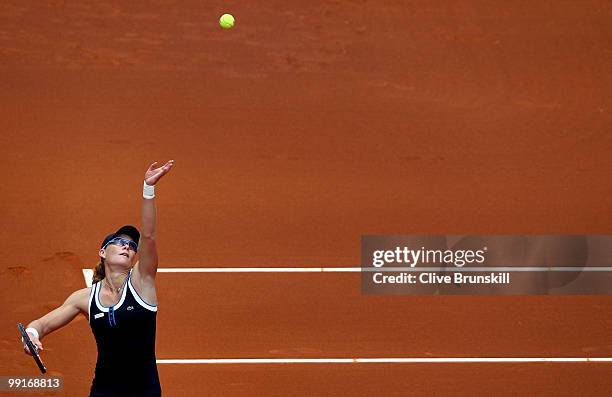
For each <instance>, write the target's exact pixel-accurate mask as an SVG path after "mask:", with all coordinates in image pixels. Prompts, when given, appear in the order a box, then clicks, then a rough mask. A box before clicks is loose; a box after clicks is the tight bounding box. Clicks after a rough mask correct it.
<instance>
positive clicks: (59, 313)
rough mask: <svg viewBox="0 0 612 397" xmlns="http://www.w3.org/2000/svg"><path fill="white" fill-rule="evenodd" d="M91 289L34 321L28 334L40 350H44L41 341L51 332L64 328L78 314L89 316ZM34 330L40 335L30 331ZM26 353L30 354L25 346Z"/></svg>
mask: <svg viewBox="0 0 612 397" xmlns="http://www.w3.org/2000/svg"><path fill="white" fill-rule="evenodd" d="M89 291H90V288H83V289H80V290H78V291H76V292H74V293H72V294H71V295H70V296H69V297H68V299H66V301H65V302H64V303H63V304H62V305H61V306H60V307H58V308H57V309H54V310H52V311H50V312H49V313H47V314H45V315H44V316H42V317H41V318H39V319H38V320H34V321H32V322H31V323H30V324H28V326H27V330H28V334H29V335H30V338H31V339H32V342H33V343H34V344H35V345H36V346H38V349H39V350H42V343H41V342H40V340H41V339H42V338H44V337H45V335H49V334H50V333H51V332H53V331H55V330H56V329H58V328H61V327H63V326H64V325H66V324H68V323H69V322H70V321H72V320H73V319H74V318H75V317H76V316H77V314H79V313H83V314H87V302H88V300H89ZM31 328H34V329H35V330H36V331H35V332H36V333H38V335H35V334H34V331H31V330H30V329H31ZM24 351H25V352H26V353H27V354H30V351H29V350H28V348H27V347H26V345H25V344H24Z"/></svg>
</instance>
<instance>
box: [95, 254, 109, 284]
mask: <svg viewBox="0 0 612 397" xmlns="http://www.w3.org/2000/svg"><path fill="white" fill-rule="evenodd" d="M105 276H106V274H105V273H104V259H102V258H100V262H98V264H97V265H96V267H95V268H94V275H93V280H92V284H95V283H97V282H98V281H101V280H102V279H103V278H104V277H105Z"/></svg>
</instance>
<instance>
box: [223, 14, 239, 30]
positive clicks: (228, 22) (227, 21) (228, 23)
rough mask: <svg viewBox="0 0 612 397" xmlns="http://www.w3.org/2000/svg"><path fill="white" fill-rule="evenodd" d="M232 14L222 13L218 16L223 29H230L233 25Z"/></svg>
mask: <svg viewBox="0 0 612 397" xmlns="http://www.w3.org/2000/svg"><path fill="white" fill-rule="evenodd" d="M234 21H235V19H234V16H233V15H232V14H223V15H221V18H219V25H221V27H222V28H223V29H231V28H232V27H233V26H234Z"/></svg>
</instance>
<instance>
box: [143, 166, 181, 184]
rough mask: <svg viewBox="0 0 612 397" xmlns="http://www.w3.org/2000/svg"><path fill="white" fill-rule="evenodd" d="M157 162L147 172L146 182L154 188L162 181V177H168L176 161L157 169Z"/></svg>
mask: <svg viewBox="0 0 612 397" xmlns="http://www.w3.org/2000/svg"><path fill="white" fill-rule="evenodd" d="M156 165H157V161H156V162H154V163H153V164H151V165H150V166H149V169H148V170H147V172H145V177H144V180H145V182H146V183H147V185H149V186H153V185H155V184H156V183H157V181H159V180H160V179H161V177H162V176H164V175H166V174H167V173H168V172H170V170H171V169H172V166H173V165H174V160H169V161H168V162H167V163H166V164H164V165H163V166H161V167H158V168H155V166H156Z"/></svg>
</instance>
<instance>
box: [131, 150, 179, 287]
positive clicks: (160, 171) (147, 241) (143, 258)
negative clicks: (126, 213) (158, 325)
mask: <svg viewBox="0 0 612 397" xmlns="http://www.w3.org/2000/svg"><path fill="white" fill-rule="evenodd" d="M156 165H157V162H155V163H153V164H151V165H150V166H149V169H148V170H147V172H145V177H144V181H145V186H144V192H143V199H142V224H141V227H140V228H141V230H140V242H139V244H138V246H139V247H138V253H139V257H140V259H139V261H138V274H139V276H140V278H141V279H142V280H143V281H147V280H148V281H152V280H154V279H155V275H156V274H157V264H158V260H157V245H156V243H155V225H156V223H157V210H156V207H155V188H154V186H155V185H156V184H157V182H159V180H160V179H161V178H162V177H163V176H164V175H166V174H167V173H168V172H170V170H171V169H172V166H173V165H174V160H170V161H168V162H167V163H166V164H164V165H163V166H161V167H158V168H156Z"/></svg>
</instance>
